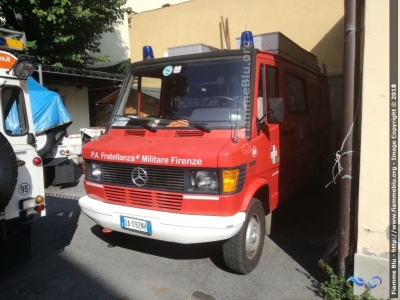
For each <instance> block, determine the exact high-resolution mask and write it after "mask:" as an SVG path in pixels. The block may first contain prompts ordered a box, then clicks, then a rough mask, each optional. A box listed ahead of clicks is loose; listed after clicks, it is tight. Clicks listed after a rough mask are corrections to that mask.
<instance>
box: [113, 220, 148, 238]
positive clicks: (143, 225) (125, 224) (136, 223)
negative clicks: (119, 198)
mask: <svg viewBox="0 0 400 300" xmlns="http://www.w3.org/2000/svg"><path fill="white" fill-rule="evenodd" d="M120 222H121V228H123V229H129V230H134V231H138V232H141V233H144V234H149V235H150V234H151V222H150V221H145V220H140V219H134V218H128V217H124V216H120Z"/></svg>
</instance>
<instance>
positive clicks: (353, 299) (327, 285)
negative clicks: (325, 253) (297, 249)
mask: <svg viewBox="0 0 400 300" xmlns="http://www.w3.org/2000/svg"><path fill="white" fill-rule="evenodd" d="M319 265H320V266H322V267H323V269H324V270H325V271H326V273H327V274H328V276H329V278H330V280H329V281H325V282H323V283H321V292H320V296H321V297H322V298H323V299H324V300H377V299H376V298H375V297H374V296H373V295H371V290H370V289H369V288H368V287H367V286H365V290H364V292H363V293H362V294H361V295H359V296H358V295H353V285H352V283H351V282H349V281H346V279H344V278H341V277H338V276H337V275H336V274H335V272H334V271H333V269H332V268H331V267H330V266H329V265H327V264H326V263H324V262H323V261H322V260H321V261H320V262H319ZM379 300H383V298H379Z"/></svg>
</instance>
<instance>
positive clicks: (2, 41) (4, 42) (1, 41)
mask: <svg viewBox="0 0 400 300" xmlns="http://www.w3.org/2000/svg"><path fill="white" fill-rule="evenodd" d="M5 44H7V41H6V39H5V38H3V37H0V46H4V45H5Z"/></svg>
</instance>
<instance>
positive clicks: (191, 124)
mask: <svg viewBox="0 0 400 300" xmlns="http://www.w3.org/2000/svg"><path fill="white" fill-rule="evenodd" d="M156 118H160V119H172V120H175V121H179V120H182V121H186V122H187V123H188V125H190V126H192V127H194V128H197V129H200V130H203V131H205V132H207V133H209V132H211V129H210V128H208V127H206V126H203V125H200V124H197V123H193V122H190V121H189V120H188V119H185V118H178V117H174V116H166V117H163V116H159V117H156Z"/></svg>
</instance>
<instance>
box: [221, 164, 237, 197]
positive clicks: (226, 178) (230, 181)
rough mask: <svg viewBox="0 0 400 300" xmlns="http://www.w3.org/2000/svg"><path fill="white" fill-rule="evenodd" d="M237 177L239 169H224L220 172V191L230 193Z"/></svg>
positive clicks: (233, 189) (234, 187) (234, 186)
mask: <svg viewBox="0 0 400 300" xmlns="http://www.w3.org/2000/svg"><path fill="white" fill-rule="evenodd" d="M238 177H239V169H235V170H225V171H223V172H222V191H223V192H224V193H232V192H234V191H235V189H236V183H237V180H238Z"/></svg>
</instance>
